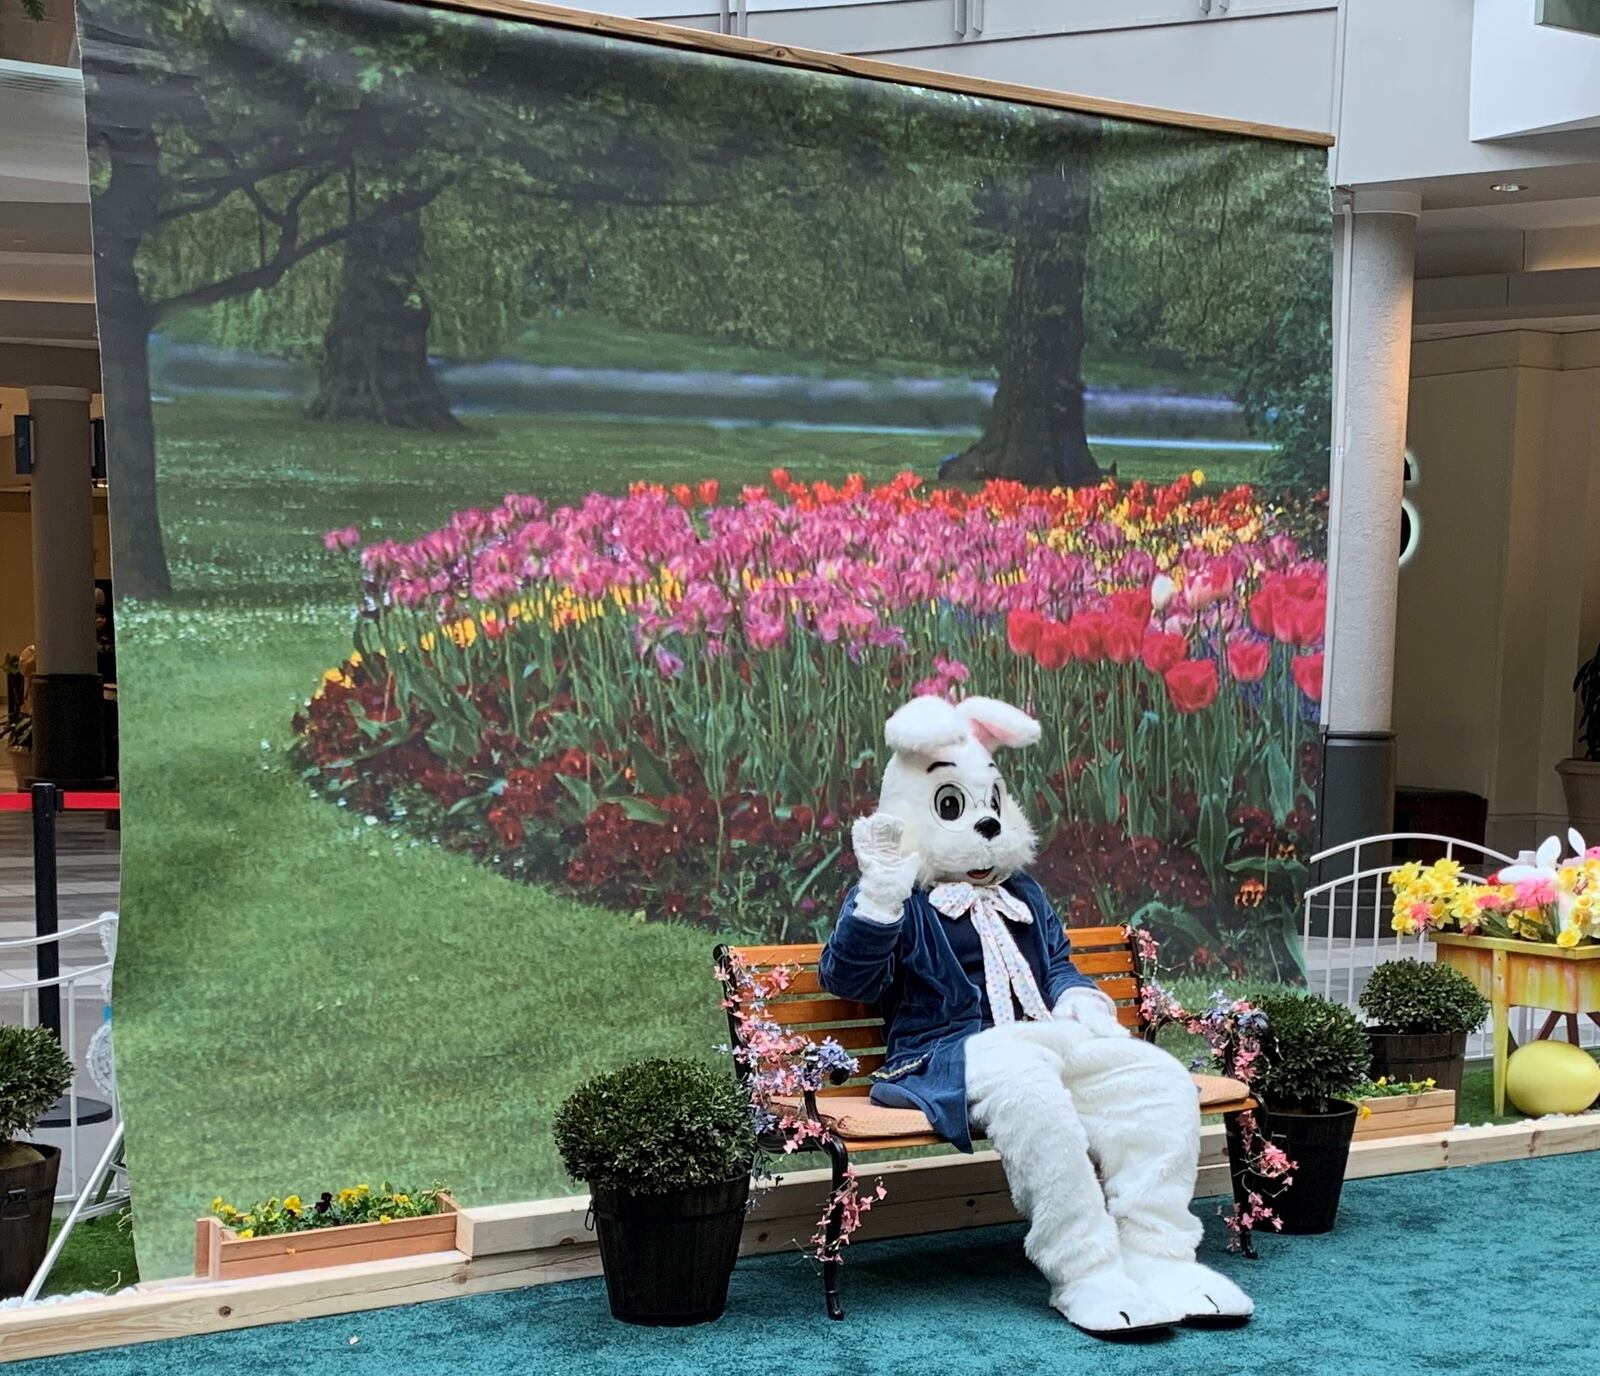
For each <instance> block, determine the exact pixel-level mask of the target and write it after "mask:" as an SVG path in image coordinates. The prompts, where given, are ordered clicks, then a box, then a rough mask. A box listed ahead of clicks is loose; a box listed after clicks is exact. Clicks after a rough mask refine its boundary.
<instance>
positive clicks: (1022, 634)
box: [1006, 607, 1046, 655]
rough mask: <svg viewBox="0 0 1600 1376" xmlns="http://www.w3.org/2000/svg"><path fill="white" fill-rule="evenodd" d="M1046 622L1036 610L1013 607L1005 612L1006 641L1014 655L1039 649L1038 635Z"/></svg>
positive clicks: (1035, 651) (1029, 653) (1025, 653)
mask: <svg viewBox="0 0 1600 1376" xmlns="http://www.w3.org/2000/svg"><path fill="white" fill-rule="evenodd" d="M1045 625H1046V622H1045V619H1044V617H1042V616H1040V615H1039V613H1038V612H1030V611H1024V610H1022V609H1021V608H1020V607H1014V608H1012V610H1011V611H1009V612H1007V613H1006V643H1007V644H1008V645H1010V646H1011V653H1012V654H1014V655H1032V654H1035V653H1037V651H1038V649H1039V636H1040V634H1041V633H1042V632H1043V631H1044V628H1045Z"/></svg>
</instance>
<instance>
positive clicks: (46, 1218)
mask: <svg viewBox="0 0 1600 1376" xmlns="http://www.w3.org/2000/svg"><path fill="white" fill-rule="evenodd" d="M28 1145H29V1146H32V1147H33V1149H34V1150H35V1151H37V1152H38V1153H39V1155H40V1156H41V1157H42V1158H43V1160H40V1161H29V1162H27V1163H25V1164H24V1165H20V1166H0V1299H10V1298H11V1297H12V1296H14V1295H20V1294H21V1293H22V1292H23V1291H24V1290H26V1289H27V1288H28V1282H29V1281H31V1280H32V1279H33V1273H34V1272H35V1271H37V1270H38V1269H39V1263H40V1262H42V1261H43V1260H44V1254H45V1253H46V1252H47V1251H48V1250H49V1248H50V1215H51V1211H52V1210H53V1209H54V1208H55V1202H56V1178H57V1176H58V1175H59V1174H60V1172H61V1148H59V1147H46V1146H41V1145H39V1144H38V1143H36V1142H34V1143H29V1144H28Z"/></svg>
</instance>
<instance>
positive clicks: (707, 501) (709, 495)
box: [695, 478, 718, 506]
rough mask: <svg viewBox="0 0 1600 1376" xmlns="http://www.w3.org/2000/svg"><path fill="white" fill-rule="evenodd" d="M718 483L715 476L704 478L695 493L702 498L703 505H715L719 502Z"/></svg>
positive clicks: (701, 503)
mask: <svg viewBox="0 0 1600 1376" xmlns="http://www.w3.org/2000/svg"><path fill="white" fill-rule="evenodd" d="M717 491H718V483H717V480H716V479H715V478H702V479H701V480H700V486H699V487H698V488H697V489H696V492H695V495H696V496H697V497H699V498H700V505H701V506H715V505H716V504H717Z"/></svg>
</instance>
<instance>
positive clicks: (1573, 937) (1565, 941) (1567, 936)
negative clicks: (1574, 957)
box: [1556, 927, 1583, 949]
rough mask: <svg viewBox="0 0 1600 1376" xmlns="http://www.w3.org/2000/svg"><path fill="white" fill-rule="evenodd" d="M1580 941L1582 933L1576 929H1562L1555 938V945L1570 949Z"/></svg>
mask: <svg viewBox="0 0 1600 1376" xmlns="http://www.w3.org/2000/svg"><path fill="white" fill-rule="evenodd" d="M1582 940H1583V933H1582V932H1580V931H1579V930H1578V929H1577V928H1576V927H1563V928H1562V929H1561V931H1560V933H1559V934H1558V935H1557V936H1556V945H1557V946H1565V947H1568V948H1569V949H1570V948H1571V947H1573V946H1576V945H1577V944H1578V943H1579V942H1580V941H1582Z"/></svg>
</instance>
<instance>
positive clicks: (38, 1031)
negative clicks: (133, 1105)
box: [0, 1026, 72, 1299]
mask: <svg viewBox="0 0 1600 1376" xmlns="http://www.w3.org/2000/svg"><path fill="white" fill-rule="evenodd" d="M71 1083H72V1062H71V1061H70V1060H68V1059H67V1053H66V1052H64V1051H63V1050H62V1049H61V1043H60V1042H58V1041H57V1040H56V1039H55V1036H54V1034H53V1033H51V1031H50V1030H49V1029H48V1028H44V1027H10V1026H0V1299H6V1298H9V1297H10V1296H12V1295H20V1294H21V1293H22V1292H23V1291H24V1290H26V1289H27V1288H28V1282H29V1281H30V1280H32V1279H33V1273H34V1272H35V1271H37V1270H38V1269H39V1263H40V1262H42V1261H43V1260H44V1254H45V1251H46V1250H47V1249H48V1248H49V1245H50V1214H51V1210H52V1209H53V1208H54V1207H55V1198H56V1178H57V1176H58V1174H59V1173H60V1170H61V1149H60V1148H59V1147H46V1146H41V1145H39V1144H37V1143H33V1142H23V1141H20V1140H19V1139H20V1138H21V1136H22V1134H23V1133H25V1132H28V1131H31V1130H32V1128H33V1125H34V1124H35V1123H37V1122H38V1121H39V1119H40V1118H42V1117H43V1116H44V1113H45V1110H46V1109H48V1108H50V1107H51V1105H53V1104H54V1103H55V1102H56V1100H57V1099H59V1098H60V1097H61V1096H62V1095H63V1094H65V1093H66V1091H67V1086H68V1085H70V1084H71Z"/></svg>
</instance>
